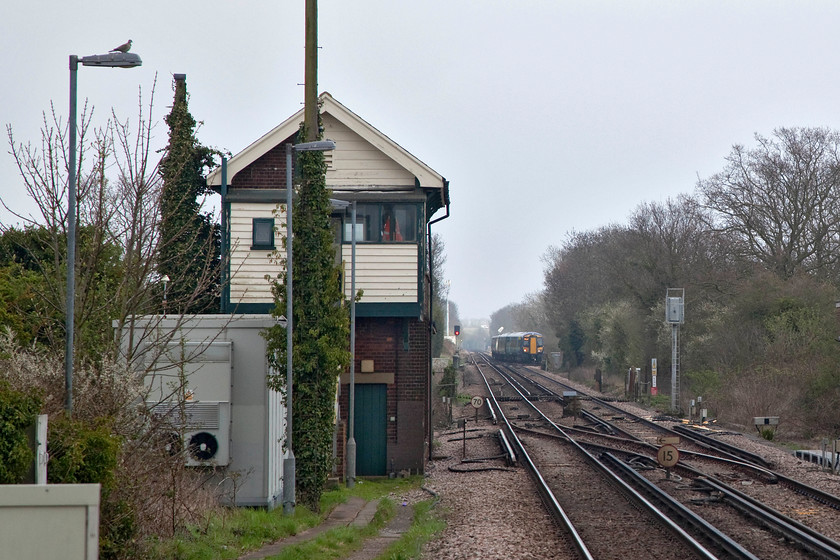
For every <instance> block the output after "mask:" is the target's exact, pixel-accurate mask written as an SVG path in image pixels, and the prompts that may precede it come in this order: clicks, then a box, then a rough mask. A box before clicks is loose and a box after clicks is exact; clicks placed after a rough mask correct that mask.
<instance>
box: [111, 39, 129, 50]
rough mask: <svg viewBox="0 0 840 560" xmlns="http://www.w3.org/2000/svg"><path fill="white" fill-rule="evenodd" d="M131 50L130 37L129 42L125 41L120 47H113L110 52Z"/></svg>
mask: <svg viewBox="0 0 840 560" xmlns="http://www.w3.org/2000/svg"><path fill="white" fill-rule="evenodd" d="M129 50H131V39H129V40H128V42H127V43H123V44H122V45H120V46H119V47H116V48H113V49H111V51H110V52H121V53H127V52H128V51H129Z"/></svg>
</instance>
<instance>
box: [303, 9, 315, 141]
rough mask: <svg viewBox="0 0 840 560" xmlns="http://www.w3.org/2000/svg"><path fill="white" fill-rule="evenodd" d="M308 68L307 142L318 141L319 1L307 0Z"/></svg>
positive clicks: (305, 122) (304, 118)
mask: <svg viewBox="0 0 840 560" xmlns="http://www.w3.org/2000/svg"><path fill="white" fill-rule="evenodd" d="M305 57H306V66H305V71H304V86H303V107H304V109H303V122H304V124H305V125H306V138H305V139H304V141H305V142H313V141H315V140H317V139H318V0H306V52H305Z"/></svg>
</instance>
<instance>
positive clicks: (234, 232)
mask: <svg viewBox="0 0 840 560" xmlns="http://www.w3.org/2000/svg"><path fill="white" fill-rule="evenodd" d="M275 208H277V206H276V205H274V204H265V203H253V202H232V203H231V204H230V302H231V305H236V304H239V303H269V302H272V301H274V296H272V295H271V284H270V282H269V281H268V280H266V279H265V276H266V274H268V275H270V276H271V277H272V278H274V277H276V275H277V273H278V272H281V271H282V270H283V267H282V265H280V264H279V263H277V262H272V260H271V259H270V258H269V255H270V254H271V251H253V250H251V239H252V238H251V234H252V228H253V219H254V218H274V247H275V249H276V250H279V251H280V252H281V253H283V254H285V253H284V249H283V236H284V235H285V231H286V230H285V223H286V222H285V220H286V214H285V212H284V211H282V210H280V211H278V214H277V216H275V215H274V209H275Z"/></svg>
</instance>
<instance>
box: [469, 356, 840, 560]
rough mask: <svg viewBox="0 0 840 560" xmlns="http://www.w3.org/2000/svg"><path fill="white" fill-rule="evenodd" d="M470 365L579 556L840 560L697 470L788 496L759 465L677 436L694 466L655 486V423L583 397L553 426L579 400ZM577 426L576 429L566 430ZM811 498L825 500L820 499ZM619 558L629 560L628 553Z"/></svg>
mask: <svg viewBox="0 0 840 560" xmlns="http://www.w3.org/2000/svg"><path fill="white" fill-rule="evenodd" d="M476 367H478V368H479V371H482V370H487V375H485V373H484V372H483V371H482V376H483V377H484V383H485V387H486V390H487V393H488V395H490V403H491V407H493V408H495V414H496V416H498V418H499V419H500V422H502V423H503V425H504V431H505V432H507V436H506V437H507V439H509V440H510V441H511V442H512V443H511V445H512V446H513V447H514V448H515V449H516V451H515V452H516V453H517V454H520V455H521V456H522V457H527V460H526V461H525V463H526V464H527V465H528V467H529V468H530V469H531V470H532V473H533V474H532V476H533V478H534V479H535V481H536V482H537V484H538V486H539V487H540V488H541V490H540V491H541V494H542V495H543V496H544V497H543V501H544V503H546V504H547V505H548V507H549V509H552V508H553V509H555V510H557V513H555V518H556V519H557V520H558V524H559V525H561V526H563V527H565V529H564V531H566V532H567V533H568V534H570V535H575V536H576V537H573V538H580V540H581V543H580V544H579V545H576V546H577V547H578V548H579V549H580V550H581V551H582V552H581V554H583V555H582V556H580V557H584V558H585V557H590V556H586V555H585V554H587V553H588V554H594V556H593V557H605V556H604V555H605V554H607V555H609V554H610V553H609V550H613V553H614V552H615V551H614V547H616V546H619V547H625V548H626V547H634V546H641V547H642V548H643V549H644V554H646V556H639V557H646V558H657V557H660V555H661V557H663V558H664V557H669V558H670V557H673V556H674V555H679V556H680V557H696V558H724V557H725V558H814V557H818V558H840V545H838V544H837V543H836V542H835V541H834V540H832V539H831V538H829V537H826V536H824V535H822V534H820V533H818V532H817V531H816V530H814V529H811V528H809V527H807V526H806V525H804V524H801V523H799V522H797V521H795V520H793V519H790V518H788V517H786V516H783V515H781V514H780V513H779V512H777V511H775V510H774V509H773V508H770V507H767V506H763V505H762V504H761V501H760V500H758V499H756V498H752V497H750V496H749V495H747V494H745V493H741V492H740V491H738V490H735V489H730V488H729V487H728V486H727V485H726V484H725V483H724V482H722V481H720V480H718V479H717V478H715V477H714V476H710V475H708V473H707V472H704V471H703V470H701V468H700V467H701V466H702V465H706V466H708V465H709V464H714V465H716V466H715V467H714V469H713V470H715V472H716V474H721V472H726V473H730V474H728V475H727V477H731V476H734V477H735V479H736V480H739V481H742V480H743V478H744V477H745V476H746V475H745V474H743V473H744V472H749V473H751V474H750V475H749V476H750V477H752V478H751V480H758V481H760V484H761V485H762V486H769V485H773V486H774V487H776V488H778V487H781V486H783V485H782V484H779V483H780V482H784V485H790V486H789V487H790V488H791V489H792V488H793V485H794V484H795V482H794V483H789V482H788V480H787V477H782V476H781V475H777V474H776V473H773V472H772V471H770V470H769V469H768V466H769V464H768V463H767V462H766V461H765V460H764V459H763V458H762V457H759V456H756V455H754V454H752V455H751V454H745V453H743V452H742V450H739V449H737V448H735V449H726V448H721V447H722V446H717V445H715V446H713V445H711V444H710V443H709V442H703V441H700V442H695V441H694V438H689V437H688V436H689V435H691V434H680V437H681V439H682V438H683V437H685V438H686V439H688V440H689V441H690V445H692V446H693V447H694V449H695V450H694V451H689V450H685V452H686V454H687V455H688V456H690V457H691V459H692V461H693V462H697V463H698V466H697V468H695V467H692V466H688V465H681V466H680V468H679V469H674V478H673V479H672V478H671V471H668V473H667V479H665V480H664V479H663V471H662V469H659V468H657V465H656V463H655V461H654V460H653V459H651V454H652V455H653V456H654V457H655V450H656V447H655V446H654V445H653V444H652V443H651V440H654V441H655V440H656V438H657V437H661V435H659V436H657V435H653V434H656V433H658V434H662V433H663V432H662V431H661V429H662V427H661V426H660V425H659V424H657V423H654V422H650V423H649V425H647V423H646V422H645V421H641V420H639V419H628V414H627V412H626V411H624V410H621V409H618V408H617V407H614V406H613V405H611V404H609V403H604V402H599V401H598V400H597V399H592V400H590V401H589V402H588V403H587V407H586V409H584V410H580V411H576V414H575V417H574V419H573V420H572V424H573V425H571V426H564V425H561V424H562V422H564V421H565V422H566V423H568V422H569V421H568V418H567V417H566V419H565V420H563V418H564V415H563V411H564V409H569V408H574V407H573V402H572V401H571V399H572V398H576V399H579V397H578V396H577V395H575V396H574V397H572V396H570V395H565V396H564V395H562V394H559V393H557V392H556V391H553V390H551V389H550V388H548V387H547V386H546V385H548V384H550V383H551V382H555V380H552V379H549V378H545V379H538V377H539V376H537V375H536V372H533V371H531V373H533V374H535V375H533V376H532V375H521V374H520V373H517V372H516V371H511V370H502V369H501V368H500V369H496V368H493V369H490V368H491V367H492V366H489V362H488V365H486V366H480V367H479V366H478V365H477V366H476ZM528 369H529V370H530V368H528ZM542 377H545V376H542ZM558 386H559V385H558ZM574 404H575V405H576V404H577V403H574ZM558 419H560V420H558ZM578 419H580V422H581V423H580V424H577V425H575V424H576V423H577V422H578ZM556 420H557V421H556ZM640 427H644V429H640ZM670 433H672V434H673V431H671V432H670ZM669 437H674V436H669ZM599 438H600V440H601V441H600V442H597V441H596V440H598V439H599ZM716 443H718V442H716ZM681 447H682V446H681ZM631 465H633V466H631ZM721 465H726V469H723V467H721ZM722 469H723V471H722ZM571 473H583V474H582V475H580V474H574V475H573V474H571ZM677 473H679V474H677ZM731 473H737V474H735V475H732V474H731ZM580 476H582V478H581V479H580V480H577V482H572V481H570V479H571V478H573V477H574V478H576V479H577V477H580ZM689 481H691V482H692V484H691V485H690V486H689V485H688V484H687V482H689ZM695 481H699V482H695ZM730 490H732V491H730ZM793 491H794V492H795V491H796V490H793ZM800 493H801V492H800ZM818 493H819V492H818ZM829 496H830V495H829ZM832 498H833V497H832ZM803 499H809V500H810V499H811V498H803ZM821 499H822V501H823V502H831V500H830V499H828V497H826V496H822V497H821ZM835 499H836V498H835ZM812 501H813V500H812ZM627 507H629V508H630V510H627V509H626V508H627ZM826 507H827V508H829V509H830V508H831V507H833V506H831V505H828V506H826ZM628 511H629V513H628ZM634 511H635V516H636V518H637V519H636V520H634V522H632V523H631V522H629V521H627V520H629V519H632V518H633V515H634V514H633V512H634ZM639 512H643V515H640V514H639ZM638 518H644V521H643V522H642V521H640V520H639V519H638ZM599 519H600V521H601V526H600V528H601V529H603V520H604V519H610V526H611V527H615V526H616V523H615V520H619V521H618V527H619V528H620V529H619V530H620V531H621V532H620V539H619V542H617V543H616V542H612V543H609V542H608V543H604V540H605V539H604V538H603V536H604V535H603V531H598V528H599V525H598V520H599ZM639 527H642V529H641V531H639ZM593 535H597V536H593ZM607 540H608V541H609V539H607ZM675 547H676V548H675ZM593 550H594V551H595V552H593ZM586 551H588V552H586ZM640 553H641V552H640ZM625 556H626V557H636V556H635V554H634V553H633V552H631V551H625Z"/></svg>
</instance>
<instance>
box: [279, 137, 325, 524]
mask: <svg viewBox="0 0 840 560" xmlns="http://www.w3.org/2000/svg"><path fill="white" fill-rule="evenodd" d="M334 149H335V142H333V141H332V140H318V141H315V142H304V143H302V144H294V145H293V144H291V143H289V144H286V450H287V452H288V454H287V455H286V458H285V459H284V460H283V513H285V514H286V515H291V514H293V513H294V512H295V454H294V452H293V451H292V384H293V383H292V377H293V375H292V332H293V330H292V329H293V320H292V310H293V306H292V245H293V243H292V231H293V230H292V151H296V152H326V151H329V150H334Z"/></svg>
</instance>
